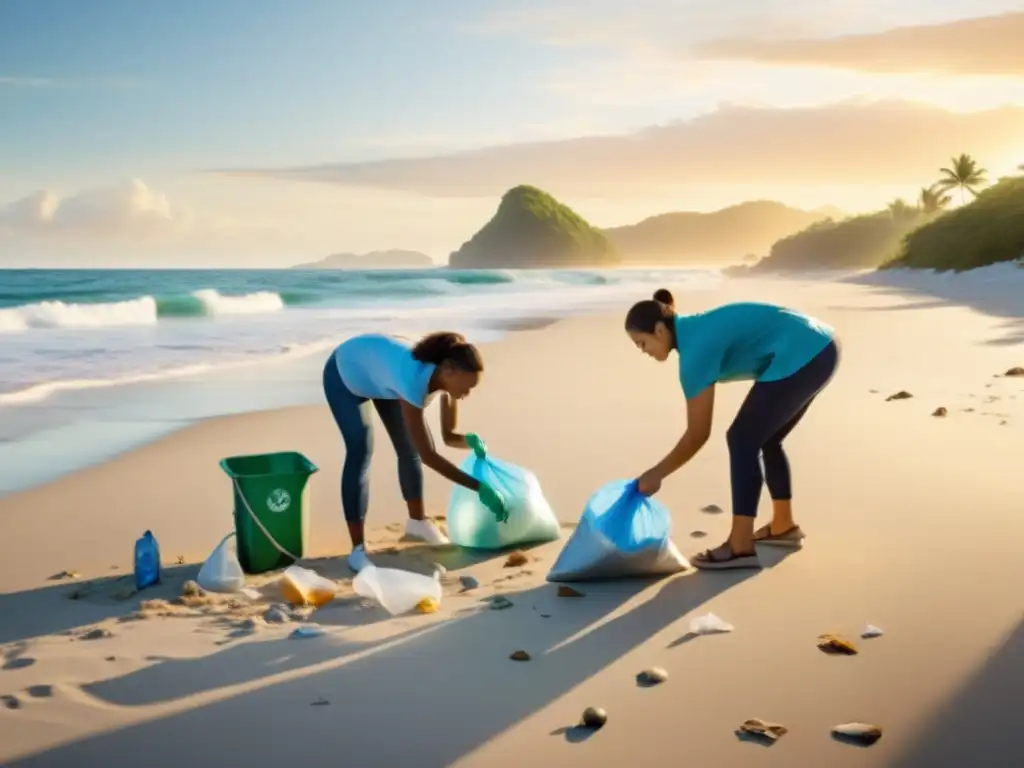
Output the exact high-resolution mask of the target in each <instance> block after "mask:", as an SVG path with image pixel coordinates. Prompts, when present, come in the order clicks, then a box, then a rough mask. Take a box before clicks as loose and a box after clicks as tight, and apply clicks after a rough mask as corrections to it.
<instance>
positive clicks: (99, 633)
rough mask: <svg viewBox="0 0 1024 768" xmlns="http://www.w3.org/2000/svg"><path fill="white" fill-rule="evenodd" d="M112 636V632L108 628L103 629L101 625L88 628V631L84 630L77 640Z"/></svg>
mask: <svg viewBox="0 0 1024 768" xmlns="http://www.w3.org/2000/svg"><path fill="white" fill-rule="evenodd" d="M113 636H114V633H113V632H111V631H110V630H109V629H103V627H96V628H95V629H90V630H89V631H88V632H86V633H84V634H82V635H79V637H78V639H79V640H103V639H105V638H108V637H113Z"/></svg>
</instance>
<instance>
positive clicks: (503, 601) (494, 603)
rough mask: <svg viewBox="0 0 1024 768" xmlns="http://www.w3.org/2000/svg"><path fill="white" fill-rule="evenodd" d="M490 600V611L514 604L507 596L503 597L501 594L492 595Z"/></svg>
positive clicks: (500, 609)
mask: <svg viewBox="0 0 1024 768" xmlns="http://www.w3.org/2000/svg"><path fill="white" fill-rule="evenodd" d="M490 602H491V610H492V611H503V610H505V609H506V608H511V607H512V606H513V605H514V603H513V602H512V601H511V600H509V599H508V598H507V597H503V596H502V595H497V596H496V597H492V598H491V601H490Z"/></svg>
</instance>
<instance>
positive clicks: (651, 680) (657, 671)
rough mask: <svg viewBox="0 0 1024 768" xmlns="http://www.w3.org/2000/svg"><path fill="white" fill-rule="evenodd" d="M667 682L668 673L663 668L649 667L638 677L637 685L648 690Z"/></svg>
mask: <svg viewBox="0 0 1024 768" xmlns="http://www.w3.org/2000/svg"><path fill="white" fill-rule="evenodd" d="M666 680H668V672H666V671H665V670H664V669H662V668H661V667H648V668H647V669H645V670H644V671H643V672H641V673H640V674H638V675H637V676H636V682H637V684H638V685H642V686H644V687H647V688H649V687H650V686H652V685H658V684H659V683H664V682H665V681H666Z"/></svg>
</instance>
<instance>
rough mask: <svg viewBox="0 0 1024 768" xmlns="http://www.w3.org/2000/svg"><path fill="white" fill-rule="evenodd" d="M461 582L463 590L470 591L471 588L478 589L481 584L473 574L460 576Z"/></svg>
mask: <svg viewBox="0 0 1024 768" xmlns="http://www.w3.org/2000/svg"><path fill="white" fill-rule="evenodd" d="M459 584H460V585H461V586H462V591H463V592H468V591H469V590H471V589H476V588H477V587H479V586H480V582H479V581H477V580H476V579H474V578H473V577H472V576H459Z"/></svg>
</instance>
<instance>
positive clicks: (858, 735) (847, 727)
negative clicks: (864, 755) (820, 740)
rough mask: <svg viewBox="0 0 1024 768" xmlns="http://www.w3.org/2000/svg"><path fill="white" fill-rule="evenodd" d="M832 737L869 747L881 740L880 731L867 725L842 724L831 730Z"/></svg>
mask: <svg viewBox="0 0 1024 768" xmlns="http://www.w3.org/2000/svg"><path fill="white" fill-rule="evenodd" d="M832 735H833V736H838V737H840V738H841V739H844V740H850V741H855V742H857V743H860V744H863V745H865V746H871V745H872V744H874V743H875V742H876V741H878V740H879V739H880V738H882V729H881V728H879V727H878V726H877V725H871V724H869V723H842V724H840V725H837V726H836V727H835V728H833V729H832Z"/></svg>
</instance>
